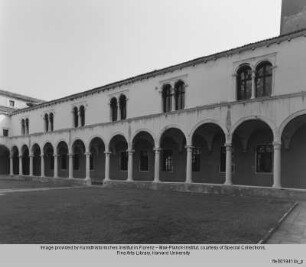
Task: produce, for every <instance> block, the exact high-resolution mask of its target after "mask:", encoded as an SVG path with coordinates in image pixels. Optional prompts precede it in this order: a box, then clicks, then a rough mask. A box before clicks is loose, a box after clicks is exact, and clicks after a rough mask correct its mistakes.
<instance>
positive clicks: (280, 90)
mask: <svg viewBox="0 0 306 267" xmlns="http://www.w3.org/2000/svg"><path fill="white" fill-rule="evenodd" d="M305 47H306V38H305V37H299V38H296V39H292V40H289V41H283V42H281V43H279V44H272V45H270V46H268V47H267V46H263V47H260V48H256V49H255V50H248V51H245V52H241V53H238V54H234V55H229V56H225V57H222V58H220V59H217V60H215V61H214V60H212V61H208V62H207V63H201V64H199V65H196V66H191V67H186V68H183V69H181V70H177V71H173V72H168V73H166V74H162V75H158V76H155V77H151V78H148V79H144V80H141V81H137V82H134V83H130V84H127V85H124V86H120V87H116V88H113V89H111V90H106V91H104V92H100V93H95V94H92V95H89V96H84V97H81V98H78V99H75V100H69V101H65V102H62V103H57V104H52V105H50V106H47V107H42V108H34V109H32V110H30V111H23V112H21V113H18V114H15V115H13V116H12V117H11V121H12V122H11V127H12V128H11V130H10V131H11V134H12V135H13V136H18V135H20V134H21V120H22V119H23V118H29V121H30V134H32V133H41V132H43V131H44V120H43V116H44V114H45V113H46V112H48V113H49V112H53V113H54V130H61V129H68V128H71V127H72V126H73V123H72V122H73V116H72V109H73V106H75V105H77V106H80V105H84V106H85V108H86V125H92V124H99V123H106V122H110V107H109V101H110V99H111V97H113V96H115V97H117V96H119V95H120V94H121V93H124V94H125V95H126V96H127V98H128V102H127V118H134V117H138V116H146V115H150V114H158V113H161V112H162V107H161V87H162V85H163V84H164V83H172V84H174V83H175V81H177V80H178V79H182V80H184V81H185V83H186V84H187V87H186V107H185V108H193V107H197V106H204V105H209V104H216V103H222V102H228V101H235V100H236V78H235V76H234V74H235V72H236V69H237V68H238V67H239V65H240V64H243V63H249V64H250V65H251V66H252V67H253V68H255V67H256V65H257V64H258V63H259V62H261V61H263V60H270V61H271V63H272V64H273V66H274V67H275V68H274V82H273V92H272V95H274V96H275V95H282V94H289V93H295V92H300V91H303V90H305V89H306V88H304V85H305V84H306V75H304V71H305V69H306V53H305V52H304V50H305Z"/></svg>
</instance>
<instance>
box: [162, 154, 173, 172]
mask: <svg viewBox="0 0 306 267" xmlns="http://www.w3.org/2000/svg"><path fill="white" fill-rule="evenodd" d="M163 171H165V172H173V156H172V150H163Z"/></svg>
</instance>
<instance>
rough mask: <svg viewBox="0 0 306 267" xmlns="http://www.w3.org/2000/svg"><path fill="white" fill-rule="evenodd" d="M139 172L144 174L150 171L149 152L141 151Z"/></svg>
mask: <svg viewBox="0 0 306 267" xmlns="http://www.w3.org/2000/svg"><path fill="white" fill-rule="evenodd" d="M139 170H140V171H142V172H147V171H149V156H148V151H140V159H139Z"/></svg>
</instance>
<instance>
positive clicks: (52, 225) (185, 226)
mask: <svg viewBox="0 0 306 267" xmlns="http://www.w3.org/2000/svg"><path fill="white" fill-rule="evenodd" d="M293 204H294V203H293V201H289V200H286V199H276V198H272V197H265V198H259V197H242V196H230V195H214V194H199V193H184V192H171V191H153V190H145V189H136V188H128V187H119V188H115V187H107V186H91V187H88V186H67V185H66V186H63V185H56V184H51V183H41V182H34V181H26V180H13V179H12V178H10V177H9V176H7V177H5V176H3V177H1V178H0V212H1V216H0V243H2V244H41V243H44V244H54V243H56V244H67V243H81V244H83V243H94V244H113V243H119V244H123V243H124V244H140V243H148V244H150V243H152V244H160V243H167V244H171V243H183V244H199V243H204V244H207V243H214V244H217V243H231V244H235V243H236V244H243V243H250V244H255V243H258V242H259V241H260V240H261V239H262V238H264V236H265V235H266V234H267V233H268V231H269V230H270V229H272V228H273V227H275V226H276V225H277V223H278V222H279V220H280V219H281V218H282V217H283V216H284V214H285V213H286V212H288V210H289V209H290V208H291V207H292V205H293Z"/></svg>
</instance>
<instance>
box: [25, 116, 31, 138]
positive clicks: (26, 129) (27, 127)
mask: <svg viewBox="0 0 306 267" xmlns="http://www.w3.org/2000/svg"><path fill="white" fill-rule="evenodd" d="M29 127H30V122H29V119H26V120H25V133H26V134H29V132H30V131H29Z"/></svg>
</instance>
